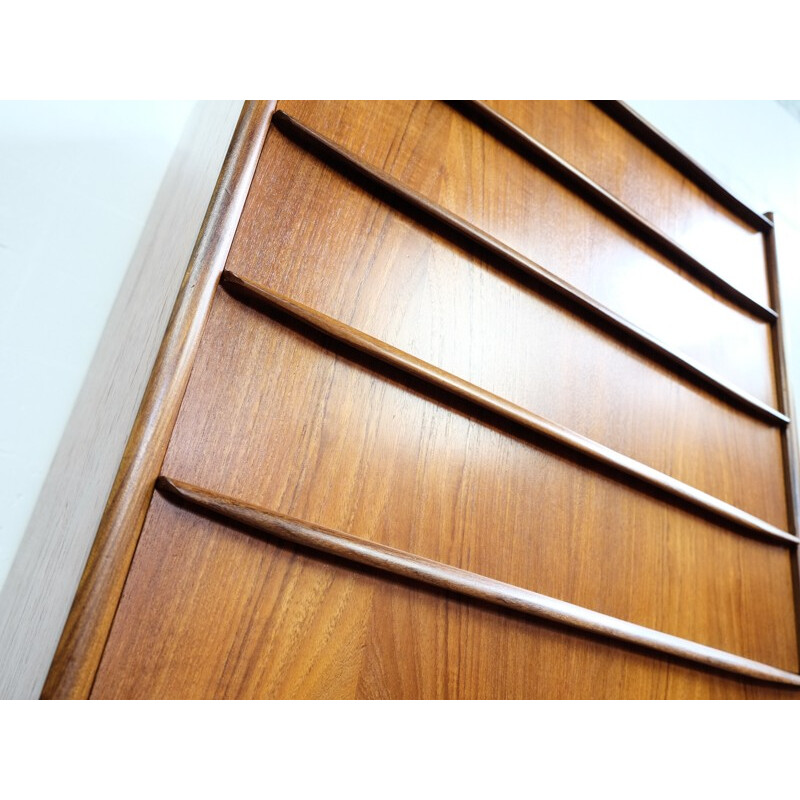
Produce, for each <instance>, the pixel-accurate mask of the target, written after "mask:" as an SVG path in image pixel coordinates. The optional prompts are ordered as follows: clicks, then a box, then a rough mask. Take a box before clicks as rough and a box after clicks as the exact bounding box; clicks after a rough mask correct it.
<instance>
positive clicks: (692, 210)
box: [487, 100, 771, 305]
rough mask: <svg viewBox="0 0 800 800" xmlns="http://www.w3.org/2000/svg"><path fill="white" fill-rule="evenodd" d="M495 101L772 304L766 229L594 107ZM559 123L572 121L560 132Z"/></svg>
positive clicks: (506, 113) (730, 279)
mask: <svg viewBox="0 0 800 800" xmlns="http://www.w3.org/2000/svg"><path fill="white" fill-rule="evenodd" d="M487 102H488V103H489V105H490V106H491V107H492V108H494V109H495V110H496V111H498V112H499V113H501V114H503V116H505V117H507V118H508V119H510V120H511V121H512V122H514V123H515V124H516V125H518V126H519V127H520V128H522V129H523V130H524V131H526V132H527V133H528V134H530V135H531V136H533V137H534V138H535V139H538V140H539V141H541V142H542V144H544V145H545V146H546V147H548V148H550V149H551V150H553V151H554V152H556V153H558V155H559V156H561V158H564V159H565V160H567V161H568V162H569V163H570V164H572V165H573V166H574V167H575V168H576V169H578V170H580V171H581V172H583V173H585V174H586V175H588V176H589V177H590V178H592V179H593V180H594V181H596V182H597V183H598V184H600V186H602V187H603V188H604V189H606V190H607V191H608V192H610V193H611V194H613V195H614V196H615V197H616V198H618V199H619V200H620V201H622V202H623V203H625V204H626V205H628V206H630V207H631V208H633V209H634V210H635V211H637V212H638V213H639V214H641V215H642V216H643V217H645V219H647V220H649V221H650V222H651V223H653V224H654V225H655V226H656V227H658V228H659V229H660V230H662V231H663V232H664V233H666V234H667V235H668V236H669V237H670V238H671V239H674V240H675V241H676V242H678V243H679V244H680V245H681V247H683V248H684V249H685V250H686V251H688V252H689V253H691V254H692V255H694V256H695V257H696V258H697V259H698V260H699V261H701V262H703V263H704V264H705V265H706V266H707V267H709V269H712V270H713V271H714V272H715V273H717V274H718V275H720V276H721V277H723V278H724V279H725V280H726V281H728V283H730V284H732V285H733V286H736V287H737V288H738V289H740V290H741V291H743V292H744V293H745V294H747V295H748V296H750V297H752V298H753V299H755V300H758V301H759V302H761V303H763V304H764V305H771V303H770V300H769V287H768V285H767V276H766V266H765V256H764V245H763V240H762V235H761V232H762V227H761V223H759V222H758V221H757V220H755V219H754V220H753V221H752V223H749V222H747V221H745V220H742V218H741V216H740V215H739V214H738V213H737V212H735V211H731V210H730V209H728V208H727V206H726V205H725V204H724V203H723V202H720V200H718V199H715V197H714V196H713V195H709V194H708V193H707V192H706V191H704V190H703V189H702V188H700V187H698V186H697V184H696V183H695V182H694V181H692V180H687V178H686V175H685V174H684V172H683V171H682V170H681V169H680V168H678V167H676V166H674V165H673V164H671V163H670V162H669V160H667V159H665V158H664V156H663V155H660V154H659V153H657V152H656V151H654V149H653V147H652V143H648V142H644V141H641V140H639V139H638V138H637V137H636V136H635V135H633V134H631V132H630V131H629V130H627V129H626V128H625V127H623V126H622V125H620V124H619V122H617V121H615V120H614V119H612V118H611V117H610V116H608V115H607V114H606V113H605V112H604V111H601V110H600V109H599V108H597V107H596V106H595V105H593V104H591V103H583V102H579V101H557V102H551V103H548V102H538V101H534V102H525V103H522V102H516V101H496V100H491V101H487ZM559 119H561V120H566V122H562V124H560V125H559V124H557V121H558V120H559ZM648 127H649V126H648ZM670 149H671V148H670ZM623 154H624V155H623ZM664 183H668V184H669V186H670V189H669V191H668V192H667V193H665V192H663V191H660V186H662V185H663V184H664Z"/></svg>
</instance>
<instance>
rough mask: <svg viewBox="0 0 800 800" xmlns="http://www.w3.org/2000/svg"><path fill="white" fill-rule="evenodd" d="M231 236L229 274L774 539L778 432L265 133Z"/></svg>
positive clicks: (778, 519)
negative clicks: (759, 523)
mask: <svg viewBox="0 0 800 800" xmlns="http://www.w3.org/2000/svg"><path fill="white" fill-rule="evenodd" d="M449 113H450V114H451V115H452V116H453V117H454V118H458V115H456V114H454V112H452V111H450V112H449ZM391 119H394V117H393V116H392V117H391ZM472 127H474V126H472ZM390 130H394V129H390ZM369 131H370V132H371V133H370V135H371V137H372V138H376V137H377V133H376V132H375V130H373V129H372V128H370V129H369ZM409 135H410V134H409ZM410 155H413V153H410V154H409V156H410ZM523 165H524V164H523ZM398 169H400V167H399V165H398ZM287 174H291V175H292V176H293V180H292V181H289V182H287V180H286V175H287ZM507 213H508V214H509V215H512V214H513V212H512V210H511V209H508V211H507ZM239 230H240V236H237V240H236V241H235V242H234V245H233V247H232V249H231V255H230V258H229V261H228V264H227V268H228V269H229V270H231V271H233V272H235V273H236V274H237V275H240V276H241V277H243V278H246V279H248V280H250V281H252V282H253V283H256V284H258V285H262V286H269V287H270V288H271V289H272V290H274V291H276V292H279V293H280V294H283V295H285V296H289V297H292V298H294V299H295V300H297V301H298V302H301V303H303V304H304V305H306V306H309V307H313V308H315V309H318V310H319V311H321V312H322V313H324V314H326V315H328V316H330V317H334V318H336V319H339V320H341V321H342V322H345V323H347V324H349V325H351V326H352V327H355V328H358V329H359V330H362V331H364V332H365V333H367V334H369V335H370V336H374V337H375V338H377V339H381V340H382V341H384V342H387V343H388V344H391V345H392V346H394V347H397V348H398V349H400V350H403V351H405V352H407V353H410V354H411V355H414V356H416V357H417V358H421V359H422V360H424V361H426V362H428V363H429V364H433V365H434V366H437V367H439V368H440V369H444V370H445V371H447V372H449V373H451V374H453V375H457V376H458V377H460V378H462V379H464V380H466V381H469V382H470V383H473V384H475V385H478V386H481V387H483V388H485V389H486V390H487V391H490V392H492V393H493V394H496V395H499V396H501V397H505V398H507V399H508V400H510V401H511V402H513V403H515V404H516V405H519V406H522V407H523V408H528V409H530V410H531V411H533V412H535V413H536V414H538V415H540V416H542V417H546V418H548V419H550V420H552V421H554V422H558V423H560V424H562V425H564V426H565V427H568V428H569V429H570V430H573V431H575V432H576V433H579V434H581V435H583V436H586V437H588V438H590V439H593V440H594V441H597V442H599V443H601V444H604V445H606V446H608V447H612V448H613V449H614V450H616V451H618V452H620V453H623V454H624V455H627V456H629V457H631V458H635V459H636V460H637V461H640V462H642V463H645V464H648V465H649V466H651V467H653V468H654V469H658V470H659V471H661V472H664V473H666V474H669V475H672V476H673V477H675V478H676V479H678V480H680V481H682V482H683V483H687V484H689V485H692V486H695V487H697V488H698V489H701V490H702V491H704V492H706V493H708V494H711V495H714V496H715V497H718V498H720V499H721V500H724V501H726V502H728V503H731V504H735V505H737V506H739V507H740V508H742V509H743V510H745V511H747V512H749V513H751V514H754V515H755V516H758V517H760V518H762V519H764V520H766V521H767V522H769V523H771V524H773V525H775V526H777V527H779V528H781V529H784V530H785V529H786V527H785V526H786V497H785V493H784V489H783V471H782V466H781V463H780V457H781V455H780V454H781V437H780V432H779V431H778V430H777V429H775V428H771V427H769V426H766V425H764V424H763V423H761V422H760V421H756V420H752V419H751V418H749V417H748V416H747V415H745V414H743V413H740V412H737V411H735V410H733V409H731V408H730V407H729V406H727V404H725V403H723V402H721V401H719V400H717V399H716V398H712V397H710V396H709V395H708V394H707V393H705V392H702V391H701V390H699V389H696V388H695V387H692V386H691V385H690V384H687V383H685V382H682V381H677V380H675V378H674V376H673V375H672V374H671V373H669V372H668V371H667V370H665V369H662V368H659V367H657V366H656V365H654V364H652V362H650V361H648V360H647V359H645V358H643V357H641V356H640V355H639V354H638V353H636V352H635V351H632V350H630V349H627V348H624V347H622V346H621V345H618V344H617V343H615V342H614V341H613V340H609V339H606V338H605V337H602V336H598V335H597V333H596V331H595V330H594V329H593V328H592V327H591V326H588V325H586V324H585V323H584V322H583V321H582V320H580V319H578V318H575V317H571V316H570V315H568V314H565V313H564V311H563V309H562V308H561V307H560V306H559V305H558V304H556V303H555V302H553V301H550V300H548V299H547V298H543V297H541V296H540V295H539V294H538V292H535V291H533V290H526V289H525V287H521V286H520V285H519V283H518V282H517V281H515V280H513V279H511V278H510V277H506V276H505V275H503V274H502V273H501V272H499V271H498V270H496V269H492V268H491V267H489V266H487V265H486V264H485V262H484V261H483V260H482V259H480V258H479V257H477V256H470V255H469V254H466V253H463V252H461V251H459V250H457V249H455V248H453V247H452V245H451V244H450V243H449V242H448V241H447V240H445V239H442V238H441V237H438V236H431V235H430V232H429V231H427V230H425V229H421V228H420V226H419V225H418V224H415V223H414V221H413V220H410V219H408V218H407V217H405V216H403V215H400V214H398V213H396V212H394V211H393V210H392V209H391V208H390V207H388V206H387V205H386V204H384V203H381V202H380V201H378V200H376V199H374V198H373V197H372V196H371V195H369V194H368V193H366V192H365V191H364V190H362V189H360V188H359V187H357V186H355V185H353V184H352V183H350V182H349V181H346V180H344V179H343V178H342V177H341V176H339V175H338V173H336V172H335V171H334V170H332V169H330V168H328V167H326V166H325V165H324V164H321V163H320V162H319V161H318V160H317V159H314V158H310V157H309V156H308V155H306V154H305V153H304V152H303V151H302V150H300V149H299V148H297V147H296V146H295V145H293V144H292V143H291V142H289V141H288V140H286V139H285V137H283V136H282V135H279V134H277V133H276V132H273V133H272V134H270V136H268V137H267V143H266V145H265V159H264V162H263V165H262V167H261V168H260V169H259V170H258V172H257V174H256V176H255V178H254V183H253V190H252V192H251V195H250V198H249V202H248V207H247V208H246V210H245V213H244V214H243V216H242V220H241V224H240V229H239ZM670 313H671V312H670ZM231 324H233V323H231ZM701 333H702V330H698V331H697V332H696V334H695V335H696V336H697V337H698V338H699V337H700V334H701ZM717 333H718V332H717V331H716V330H714V331H711V332H707V334H706V339H707V342H706V346H707V347H709V350H710V351H711V350H713V351H717V350H719V351H727V350H728V349H732V350H734V351H735V355H736V359H737V360H738V361H739V362H740V366H744V365H746V364H751V365H753V366H754V371H755V370H757V369H758V366H757V364H758V360H759V359H760V358H761V357H762V356H760V355H759V354H758V352H753V350H752V349H751V348H746V347H742V348H741V349H739V350H737V349H736V345H738V344H740V340H736V339H733V340H728V339H727V337H722V338H719V337H718V336H717ZM764 357H766V358H767V359H768V360H769V361H770V363H771V355H770V354H769V352H768V351H767V352H766V353H765V354H764ZM604 407H613V408H614V409H615V413H614V414H609V413H604V412H603V411H602V409H603V408H604ZM726 463H732V464H738V465H742V466H743V468H742V469H736V470H726V469H721V468H720V464H726ZM178 477H181V476H180V475H178Z"/></svg>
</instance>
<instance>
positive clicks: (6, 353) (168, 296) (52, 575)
mask: <svg viewBox="0 0 800 800" xmlns="http://www.w3.org/2000/svg"><path fill="white" fill-rule="evenodd" d="M240 109H241V103H240V102H219V103H196V102H168V103H163V102H160V103H154V102H147V103H141V102H137V103H130V102H124V103H107V102H102V103H51V102H46V103H0V277H2V287H3V289H2V292H0V375H2V388H3V391H2V392H0V698H2V697H37V696H38V694H39V692H40V690H41V686H42V684H43V682H44V679H45V677H46V674H47V669H48V666H49V663H50V661H51V659H52V656H53V653H54V651H55V647H56V645H57V643H58V639H59V637H60V633H61V629H62V627H63V624H64V621H65V620H66V615H67V613H68V611H69V607H70V604H71V602H72V598H73V596H74V593H75V590H76V588H77V585H78V581H79V579H80V575H81V573H82V571H83V566H84V564H85V560H86V557H87V555H88V552H89V548H90V546H91V542H92V538H93V536H94V532H95V531H96V529H97V525H98V523H99V519H100V516H101V514H102V510H103V506H104V504H105V500H106V497H107V496H108V492H109V491H110V488H111V484H112V482H113V478H114V475H115V473H116V469H117V466H118V464H119V461H120V458H121V456H122V451H123V448H124V445H125V441H126V439H127V435H128V432H129V431H130V428H131V425H132V423H133V419H134V417H135V413H136V409H137V408H138V404H139V401H140V399H141V396H142V393H143V391H144V386H145V384H146V381H147V378H148V376H149V373H150V370H151V369H152V364H153V362H154V360H155V355H156V352H157V349H158V346H159V343H160V341H161V338H162V337H163V333H164V330H165V328H166V324H167V320H168V317H169V313H170V310H171V308H172V305H173V302H174V299H175V296H176V295H177V291H178V288H179V286H180V282H181V279H182V277H183V273H184V271H185V269H186V265H187V263H188V261H189V257H190V255H191V251H192V248H193V246H194V242H195V239H196V237H197V233H198V231H199V229H200V225H201V223H202V220H203V216H204V214H205V211H206V207H207V205H208V202H209V200H210V197H211V193H212V191H213V188H214V185H215V183H216V179H217V176H218V174H219V171H220V168H221V166H222V161H223V158H224V155H225V153H226V151H227V147H228V144H229V142H230V138H231V135H232V133H233V129H234V127H235V124H236V120H237V118H238V114H239V111H240Z"/></svg>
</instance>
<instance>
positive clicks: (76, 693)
mask: <svg viewBox="0 0 800 800" xmlns="http://www.w3.org/2000/svg"><path fill="white" fill-rule="evenodd" d="M275 104H276V101H274V100H273V101H248V102H246V103H244V106H243V108H242V113H241V116H240V117H239V122H238V124H237V126H236V130H235V131H234V134H233V138H232V139H231V144H230V147H229V149H228V153H227V155H226V157H225V161H224V163H223V165H222V170H221V172H220V177H219V180H218V181H217V185H216V187H215V189H214V194H213V195H212V198H211V202H210V203H209V206H208V211H207V212H206V216H205V219H204V220H203V224H202V226H201V228H200V232H199V234H198V239H197V243H196V245H195V248H194V251H193V253H192V256H191V259H190V261H189V264H188V267H187V269H186V273H185V275H184V279H183V283H182V284H181V288H180V291H179V293H178V297H177V299H176V301H175V306H174V308H173V311H172V316H171V318H170V321H169V325H168V327H167V331H166V334H165V336H164V340H163V342H162V344H161V348H160V349H159V352H158V357H157V359H156V363H155V366H154V368H153V372H152V374H151V376H150V380H149V382H148V384H147V389H146V390H145V393H144V397H143V398H142V403H141V405H140V407H139V412H138V414H137V417H136V421H135V423H134V426H133V429H132V430H131V434H130V437H129V438H128V442H127V444H126V446H125V452H124V454H123V456H122V461H121V463H120V467H119V470H118V472H117V477H116V478H115V480H114V486H113V488H112V490H111V494H110V495H109V498H108V502H107V504H106V509H105V512H104V514H103V518H102V520H101V522H100V526H99V528H98V531H97V535H96V538H95V542H94V545H93V547H92V550H91V552H90V554H89V559H88V562H87V564H86V568H85V570H84V573H83V577H82V578H81V582H80V585H79V586H78V591H77V593H76V595H75V600H74V602H73V604H72V609H71V611H70V614H69V617H68V619H67V623H66V625H65V627H64V631H63V633H62V635H61V640H60V642H59V645H58V649H57V650H56V654H55V656H54V658H53V662H52V664H51V667H50V672H49V674H48V676H47V680H46V681H45V685H44V688H43V690H42V695H41V696H42V698H44V699H85V698H88V697H89V695H90V693H91V690H92V685H93V683H94V679H95V675H96V673H97V669H98V667H99V665H100V660H101V658H102V655H103V650H104V649H105V644H106V641H107V639H108V635H109V633H110V631H111V626H112V623H113V621H114V616H115V614H116V610H117V606H118V604H119V599H120V597H121V595H122V590H123V588H124V586H125V580H126V578H127V575H128V570H129V569H130V565H131V562H132V560H133V555H134V552H135V550H136V545H137V543H138V541H139V535H140V533H141V530H142V526H143V524H144V520H145V516H146V514H147V509H148V508H149V505H150V499H151V497H152V493H153V487H154V485H155V480H156V478H157V477H158V474H159V471H160V469H161V464H162V462H163V460H164V456H165V454H166V450H167V445H168V443H169V439H170V437H171V435H172V429H173V426H174V424H175V420H176V419H177V416H178V411H179V409H180V406H181V402H182V400H183V395H184V392H185V390H186V386H187V384H188V382H189V376H190V374H191V369H192V365H193V363H194V358H195V354H196V352H197V348H198V345H199V341H200V336H201V333H202V330H203V327H204V325H205V320H206V317H207V316H208V312H209V309H210V307H211V303H212V300H213V297H214V292H215V289H216V286H217V283H218V281H219V276H220V274H221V273H222V270H223V268H224V266H225V262H226V260H227V258H228V252H229V251H230V247H231V244H232V242H233V237H234V234H235V232H236V228H237V226H238V224H239V218H240V216H241V213H242V210H243V208H244V204H245V200H246V199H247V195H248V192H249V190H250V184H251V182H252V179H253V175H254V174H255V170H256V166H257V164H258V159H259V156H260V155H261V150H262V147H263V145H264V141H265V138H266V135H267V130H268V128H269V123H270V120H271V118H272V113H273V111H274V110H275Z"/></svg>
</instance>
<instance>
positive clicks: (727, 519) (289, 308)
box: [221, 270, 800, 544]
mask: <svg viewBox="0 0 800 800" xmlns="http://www.w3.org/2000/svg"><path fill="white" fill-rule="evenodd" d="M221 282H222V285H223V287H224V288H225V289H226V290H227V291H228V292H229V293H230V294H231V295H233V296H234V297H235V298H237V299H240V300H241V299H245V300H249V301H255V303H256V304H263V303H266V304H267V305H269V306H270V307H272V308H277V309H279V310H281V311H283V312H284V313H286V314H288V315H290V316H291V317H293V318H294V319H297V320H300V321H301V322H303V323H305V324H307V325H309V326H311V327H312V328H314V329H316V330H318V331H320V332H322V333H323V334H325V335H326V336H329V337H331V338H333V339H335V340H337V341H339V342H342V343H344V344H345V345H347V346H349V347H352V348H354V349H356V350H358V351H360V352H362V353H366V354H367V355H368V356H371V357H373V358H375V359H377V360H378V361H381V362H383V363H385V364H388V365H390V366H392V367H395V368H397V369H399V370H401V371H402V372H404V373H406V374H407V375H410V376H412V377H414V378H417V379H419V380H422V381H423V382H425V383H426V384H430V385H433V386H435V387H437V388H438V389H441V390H443V391H444V392H445V393H446V394H447V395H448V396H455V397H456V398H459V399H461V400H466V401H467V402H468V403H470V404H471V405H473V406H478V407H479V408H481V409H484V410H486V411H489V412H490V413H491V414H493V415H496V416H499V417H501V418H502V419H504V420H507V421H508V422H511V423H512V424H516V425H520V426H521V427H523V428H525V429H526V430H528V431H531V432H533V433H535V434H538V435H541V436H544V437H545V438H547V439H548V440H550V441H551V442H555V443H556V444H557V445H561V446H563V447H565V448H566V449H567V450H568V451H569V452H570V453H573V454H575V453H577V454H580V455H581V456H585V457H588V459H589V460H590V462H592V463H594V464H597V463H599V464H601V465H603V466H605V467H608V468H610V470H611V472H612V474H614V475H616V476H619V474H620V473H621V474H623V475H625V476H628V477H631V478H634V479H635V483H636V482H640V483H641V484H644V485H645V486H646V487H649V488H650V489H655V490H656V491H657V492H658V493H659V494H663V495H664V496H665V499H668V500H672V501H674V500H678V501H680V502H681V503H684V504H686V506H687V507H688V508H689V509H690V510H692V511H695V512H696V511H698V510H699V511H701V512H704V513H705V514H709V515H711V516H712V517H713V518H714V520H715V521H722V522H724V523H727V524H729V525H730V524H731V523H732V524H733V526H734V527H735V528H736V529H738V528H744V529H746V530H747V531H748V532H754V533H757V534H760V535H762V536H764V537H766V538H767V539H768V541H770V542H773V543H779V544H787V543H788V544H797V543H798V542H800V539H798V538H797V537H796V536H793V535H792V534H790V533H787V532H786V531H783V530H781V529H780V528H778V527H776V526H775V525H771V524H770V523H768V522H766V521H764V520H762V519H759V518H758V517H756V516H754V515H753V514H749V513H748V512H746V511H743V510H742V509H739V508H737V507H736V506H733V505H730V504H729V503H726V502H725V501H723V500H720V499H718V498H716V497H713V496H711V495H709V494H706V493H705V492H702V491H700V490H699V489H696V488H694V487H693V486H690V485H688V484H686V483H683V482H682V481H679V480H677V479H676V478H673V477H671V476H669V475H666V474H665V473H663V472H659V471H658V470H656V469H653V468H652V467H649V466H647V465H646V464H642V463H641V462H639V461H637V460H635V459H633V458H630V457H628V456H625V455H623V454H622V453H618V452H617V451H615V450H613V449H611V448H610V447H606V446H605V445H602V444H599V443H598V442H595V441H593V440H592V439H589V438H587V437H585V436H582V435H581V434H579V433H576V432H574V431H572V430H570V429H569V428H567V427H565V426H563V425H560V424H558V423H557V422H552V421H551V420H548V419H545V418H544V417H541V416H539V415H537V414H534V413H532V412H531V411H528V410H526V409H524V408H522V407H521V406H518V405H516V404H514V403H512V402H510V401H509V400H506V399H504V398H502V397H499V396H498V395H495V394H492V393H491V392H489V391H487V390H485V389H482V388H481V387H479V386H476V385H474V384H472V383H469V382H468V381H465V380H463V379H462V378H459V377H457V376H456V375H453V374H451V373H449V372H446V371H445V370H443V369H440V368H439V367H436V366H434V365H433V364H429V363H427V362H426V361H423V360H421V359H419V358H417V357H416V356H413V355H411V354H409V353H406V352H404V351H403V350H399V349H398V348H396V347H393V346H392V345H390V344H387V343H386V342H383V341H381V340H380V339H376V338H374V337H372V336H369V335H368V334H366V333H363V332H362V331H359V330H357V329H356V328H352V327H350V326H349V325H346V324H345V323H343V322H340V321H339V320H336V319H333V318H332V317H329V316H327V315H325V314H323V313H321V312H320V311H317V310H315V309H313V308H310V307H309V306H306V305H304V304H302V303H299V302H297V301H295V300H292V299H290V298H288V297H285V296H283V295H281V294H278V293H277V292H273V291H272V290H270V289H267V288H266V287H263V286H258V285H256V284H254V283H252V282H250V281H248V280H247V279H245V278H242V277H239V276H238V275H235V274H234V273H231V272H229V271H227V270H226V271H224V272H223V274H222V278H221Z"/></svg>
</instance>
